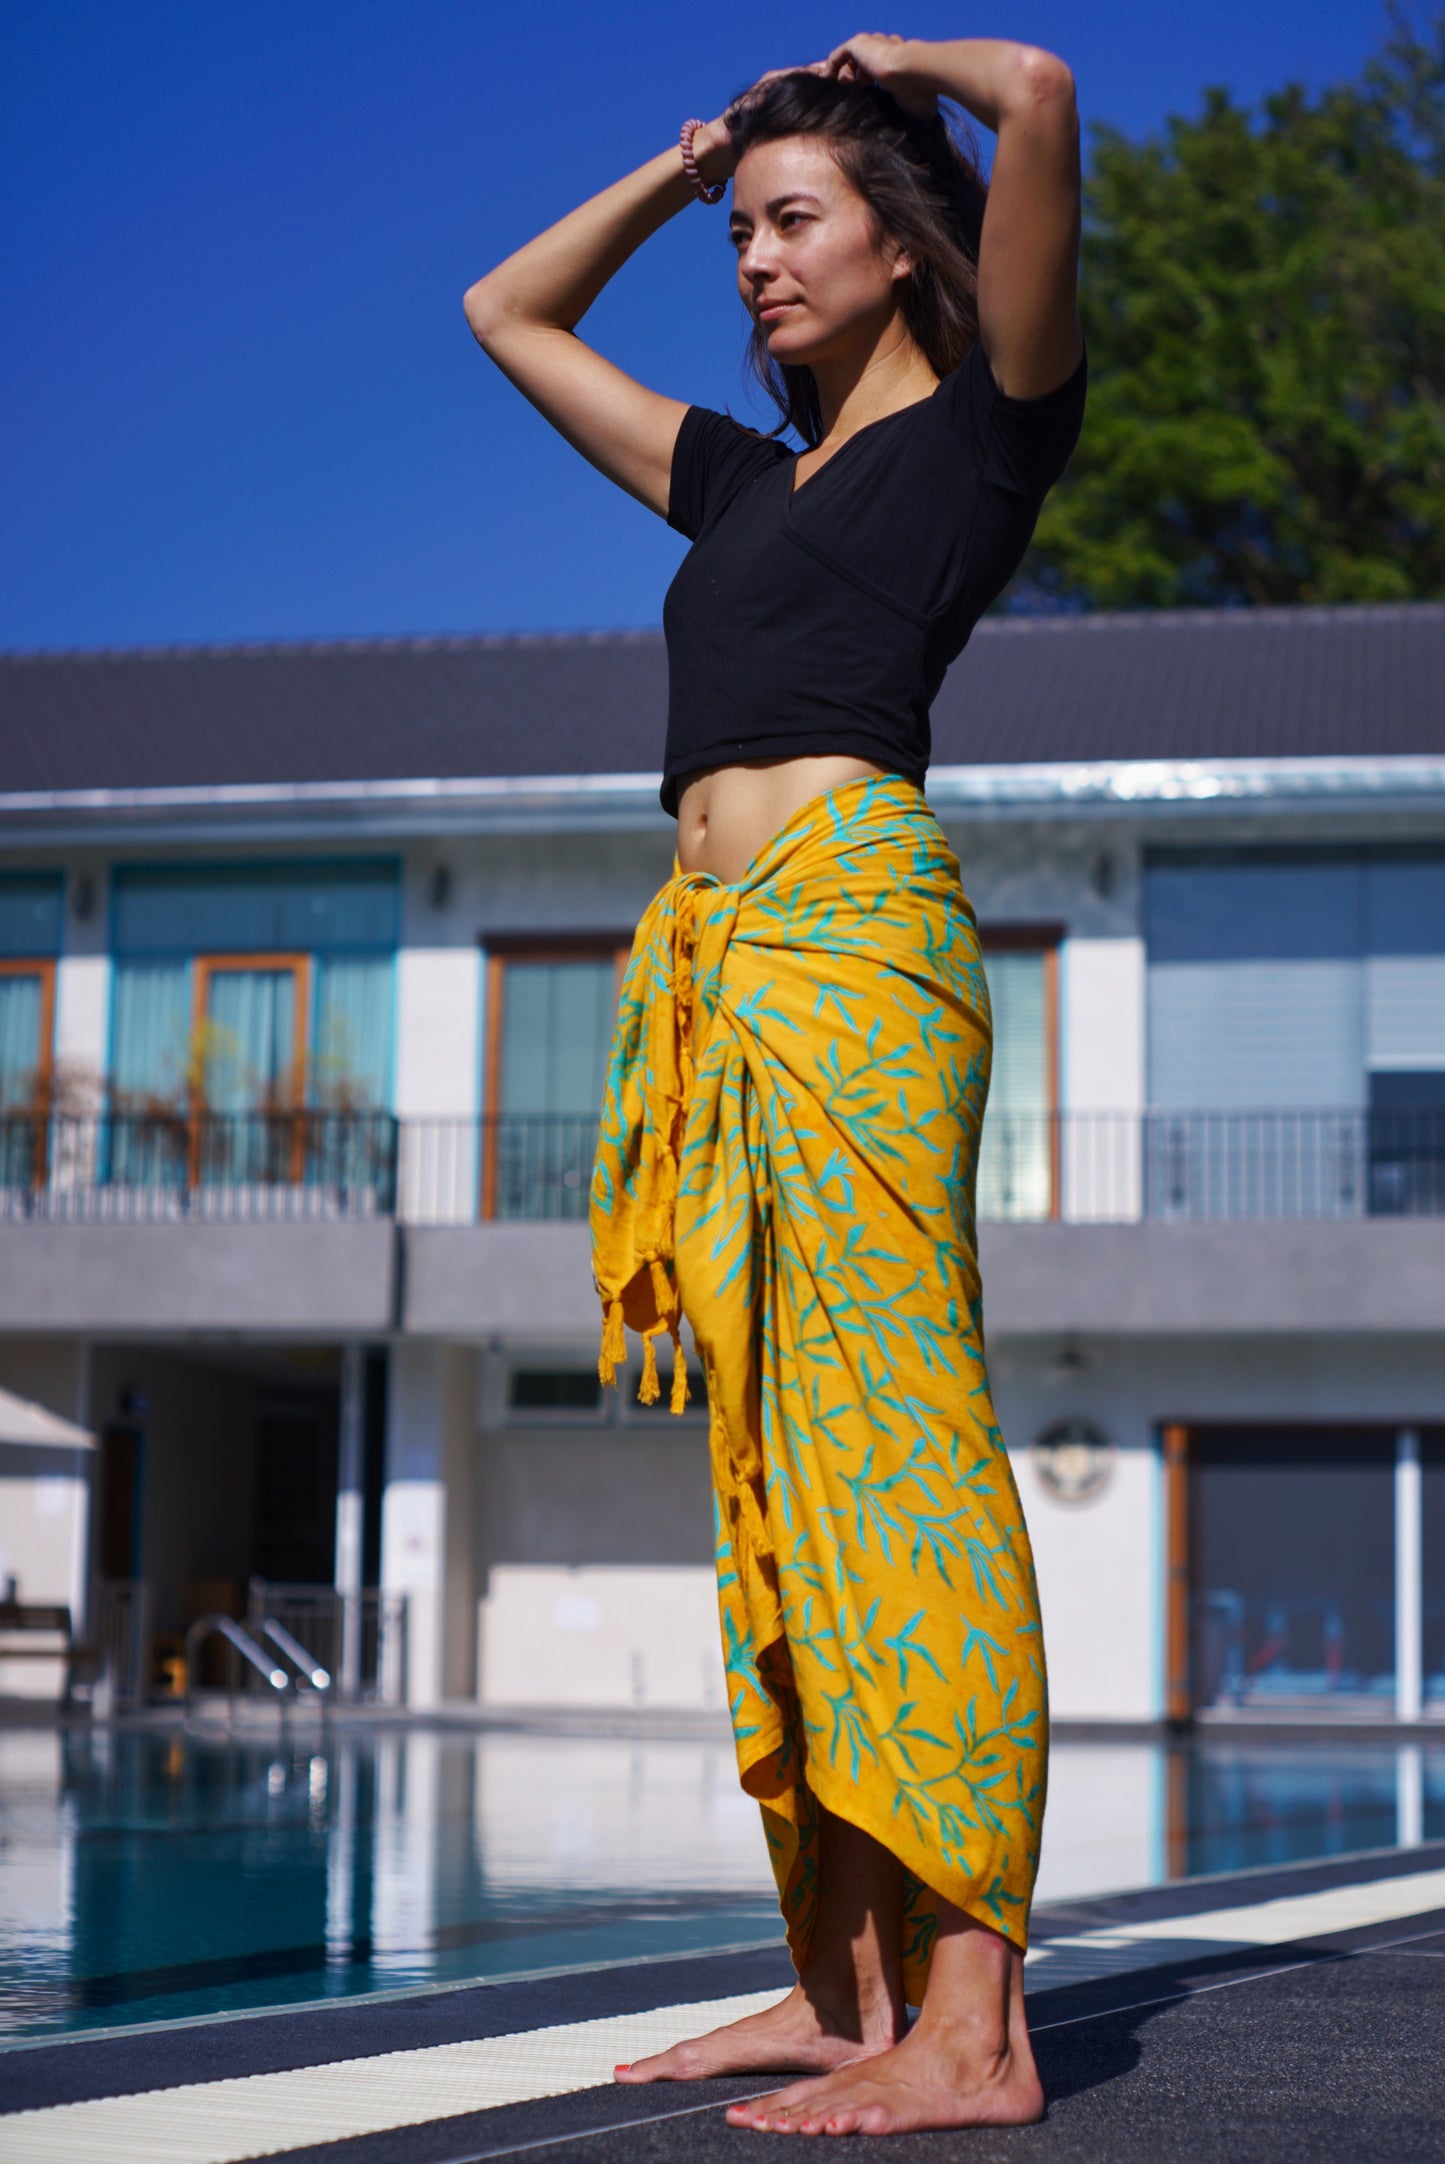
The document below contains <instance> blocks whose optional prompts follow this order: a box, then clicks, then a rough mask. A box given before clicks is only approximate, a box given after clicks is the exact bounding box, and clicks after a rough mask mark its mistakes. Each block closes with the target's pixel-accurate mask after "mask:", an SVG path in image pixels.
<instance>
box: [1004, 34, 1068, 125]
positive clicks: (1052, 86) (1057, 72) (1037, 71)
mask: <svg viewBox="0 0 1445 2164" xmlns="http://www.w3.org/2000/svg"><path fill="white" fill-rule="evenodd" d="M1018 71H1019V84H1020V90H1021V94H1022V99H1023V102H1024V103H1026V104H1027V105H1028V106H1030V107H1031V108H1032V110H1033V111H1034V112H1036V113H1049V114H1051V115H1056V116H1057V117H1058V118H1059V119H1060V120H1062V121H1064V122H1065V123H1067V124H1070V125H1073V124H1075V122H1076V115H1077V99H1076V93H1075V88H1074V71H1073V69H1072V68H1071V67H1070V66H1069V64H1068V62H1067V61H1066V60H1060V58H1059V56H1058V54H1057V53H1049V52H1045V51H1044V50H1043V48H1042V46H1038V45H1021V46H1020V47H1019V50H1018Z"/></svg>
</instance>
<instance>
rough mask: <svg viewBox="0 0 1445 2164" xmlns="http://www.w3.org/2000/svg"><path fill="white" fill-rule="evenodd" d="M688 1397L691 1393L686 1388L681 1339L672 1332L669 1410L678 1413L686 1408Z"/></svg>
mask: <svg viewBox="0 0 1445 2164" xmlns="http://www.w3.org/2000/svg"><path fill="white" fill-rule="evenodd" d="M690 1395H691V1393H690V1391H689V1390H688V1387H687V1361H686V1360H685V1359H684V1357H683V1351H682V1339H681V1338H680V1337H679V1336H678V1334H677V1332H676V1331H675V1330H674V1331H673V1333H672V1396H671V1398H670V1399H669V1401H668V1406H669V1410H670V1411H672V1412H674V1413H680V1412H681V1411H682V1410H683V1409H684V1407H685V1406H686V1404H687V1401H688V1398H689V1396H690Z"/></svg>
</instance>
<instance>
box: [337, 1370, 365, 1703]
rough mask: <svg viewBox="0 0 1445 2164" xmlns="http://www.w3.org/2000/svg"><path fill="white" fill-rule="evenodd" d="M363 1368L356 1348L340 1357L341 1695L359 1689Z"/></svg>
mask: <svg viewBox="0 0 1445 2164" xmlns="http://www.w3.org/2000/svg"><path fill="white" fill-rule="evenodd" d="M365 1417H366V1363H365V1353H364V1351H363V1348H362V1347H361V1346H360V1345H347V1346H346V1347H345V1348H344V1349H343V1351H342V1355H341V1433H340V1439H339V1443H338V1448H337V1466H336V1590H337V1592H338V1593H340V1594H342V1595H343V1596H344V1599H343V1604H342V1610H341V1691H342V1696H343V1697H344V1698H347V1699H355V1697H356V1695H357V1692H358V1690H359V1689H360V1687H361V1600H360V1594H361V1536H362V1513H363V1510H364V1507H365V1486H366V1475H365Z"/></svg>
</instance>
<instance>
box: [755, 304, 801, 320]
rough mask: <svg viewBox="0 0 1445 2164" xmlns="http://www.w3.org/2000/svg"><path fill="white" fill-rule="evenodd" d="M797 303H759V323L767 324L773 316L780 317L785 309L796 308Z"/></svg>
mask: <svg viewBox="0 0 1445 2164" xmlns="http://www.w3.org/2000/svg"><path fill="white" fill-rule="evenodd" d="M797 305H798V304H797V302H796V301H759V303H758V321H759V322H760V323H766V322H767V321H768V320H769V318H770V317H772V316H780V315H781V314H782V313H783V310H784V309H785V308H796V306H797Z"/></svg>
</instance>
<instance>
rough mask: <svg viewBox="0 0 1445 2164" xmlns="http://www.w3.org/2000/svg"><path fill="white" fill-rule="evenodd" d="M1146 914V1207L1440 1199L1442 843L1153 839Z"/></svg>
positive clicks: (1350, 1205) (1189, 1210) (1320, 1206)
mask: <svg viewBox="0 0 1445 2164" xmlns="http://www.w3.org/2000/svg"><path fill="white" fill-rule="evenodd" d="M1145 928H1146V935H1147V942H1148V953H1149V992H1148V1059H1149V1100H1150V1104H1151V1106H1152V1107H1153V1108H1154V1112H1155V1117H1154V1118H1153V1119H1152V1120H1151V1122H1150V1132H1149V1138H1148V1140H1149V1165H1148V1174H1149V1187H1150V1198H1151V1208H1153V1209H1155V1210H1160V1211H1165V1212H1169V1213H1172V1214H1182V1215H1209V1214H1220V1212H1221V1211H1223V1210H1225V1209H1228V1210H1230V1211H1231V1212H1233V1213H1235V1214H1263V1215H1270V1214H1277V1213H1278V1212H1279V1211H1280V1210H1286V1211H1288V1213H1289V1214H1296V1215H1307V1216H1347V1215H1354V1214H1357V1213H1359V1212H1361V1211H1364V1210H1370V1211H1375V1212H1380V1213H1392V1214H1411V1213H1413V1214H1435V1213H1438V1211H1439V1210H1440V1209H1441V1208H1442V1207H1445V1182H1442V1173H1441V1166H1442V1163H1445V850H1442V849H1440V848H1439V847H1433V848H1419V849H1396V850H1387V849H1380V848H1360V849H1353V850H1306V849H1299V850H1293V851H1284V850H1276V851H1244V850H1219V851H1215V852H1213V853H1210V854H1205V853H1204V852H1202V851H1186V852H1160V853H1158V854H1157V855H1156V856H1155V857H1153V858H1151V860H1150V862H1149V865H1148V867H1147V871H1146V883H1145ZM1165 1114H1168V1115H1171V1116H1170V1117H1168V1118H1165V1117H1163V1115H1165Z"/></svg>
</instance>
